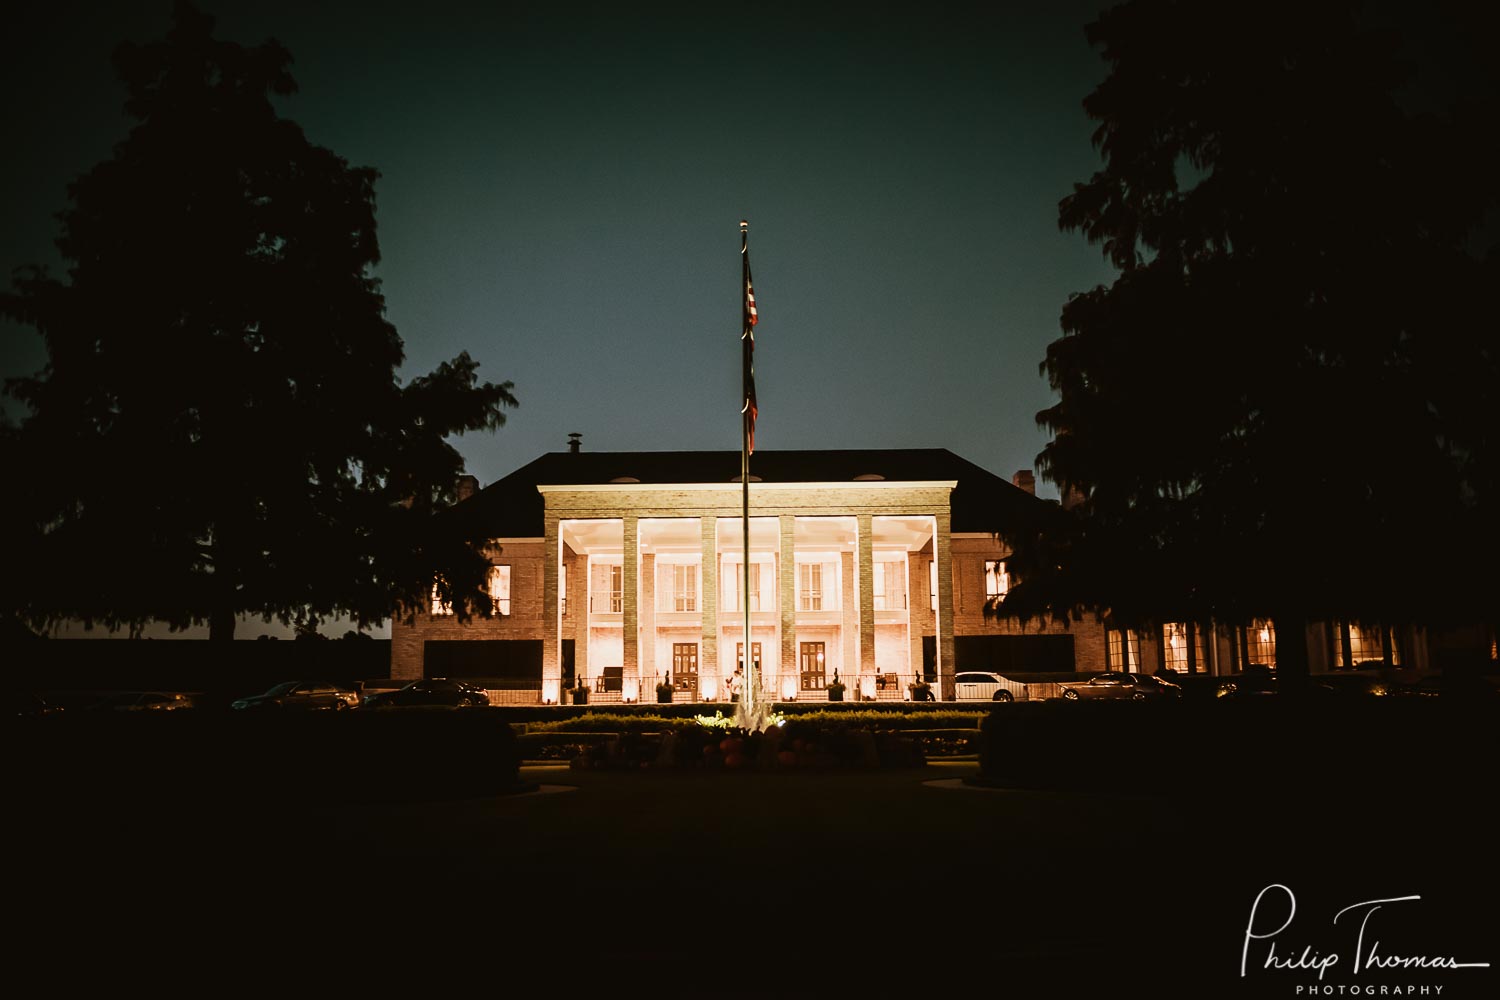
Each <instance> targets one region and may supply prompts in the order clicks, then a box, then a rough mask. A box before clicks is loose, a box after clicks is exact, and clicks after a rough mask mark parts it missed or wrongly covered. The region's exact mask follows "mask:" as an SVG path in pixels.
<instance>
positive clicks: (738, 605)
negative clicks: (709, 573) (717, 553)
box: [722, 559, 776, 611]
mask: <svg viewBox="0 0 1500 1000" xmlns="http://www.w3.org/2000/svg"><path fill="white" fill-rule="evenodd" d="M722 572H723V574H724V587H723V589H724V610H725V611H744V610H745V604H744V602H742V601H741V596H742V595H743V594H744V592H745V564H744V563H742V562H738V561H734V560H730V559H725V560H724V565H723V570H722ZM775 575H776V574H775V573H773V572H772V571H771V566H770V564H769V563H759V562H752V563H751V564H750V602H749V603H750V610H751V611H760V610H761V609H762V608H769V607H773V606H774V604H775V592H774V590H773V589H772V587H771V586H770V581H771V580H772V579H774V578H775Z"/></svg>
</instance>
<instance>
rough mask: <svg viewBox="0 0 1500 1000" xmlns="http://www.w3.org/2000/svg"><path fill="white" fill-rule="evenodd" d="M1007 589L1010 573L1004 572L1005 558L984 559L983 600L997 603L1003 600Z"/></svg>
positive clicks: (1008, 588)
mask: <svg viewBox="0 0 1500 1000" xmlns="http://www.w3.org/2000/svg"><path fill="white" fill-rule="evenodd" d="M1008 590H1010V574H1009V573H1007V572H1005V560H1004V559H986V560H985V561H984V602H985V603H986V604H999V603H1000V602H1001V601H1003V600H1005V594H1006V591H1008Z"/></svg>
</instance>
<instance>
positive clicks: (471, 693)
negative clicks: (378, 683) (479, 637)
mask: <svg viewBox="0 0 1500 1000" xmlns="http://www.w3.org/2000/svg"><path fill="white" fill-rule="evenodd" d="M489 703H490V696H489V695H487V694H485V693H484V688H482V687H480V686H478V685H477V684H470V683H469V682H468V681H460V680H451V679H449V678H447V677H431V678H428V679H426V680H420V681H412V682H411V683H410V684H408V685H406V687H403V688H398V689H397V690H395V691H377V692H375V693H373V694H368V695H366V696H365V707H366V708H397V707H402V706H407V705H446V706H448V707H450V708H477V707H481V706H484V705H488V704H489Z"/></svg>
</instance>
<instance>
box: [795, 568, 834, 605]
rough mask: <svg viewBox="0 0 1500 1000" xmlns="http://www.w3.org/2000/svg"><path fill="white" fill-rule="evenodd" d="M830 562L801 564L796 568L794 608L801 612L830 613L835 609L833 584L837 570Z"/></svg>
mask: <svg viewBox="0 0 1500 1000" xmlns="http://www.w3.org/2000/svg"><path fill="white" fill-rule="evenodd" d="M835 565H837V564H832V562H801V564H798V567H796V607H798V610H802V612H831V610H835V609H837V606H838V601H837V597H835V592H834V582H835V580H837V576H835V574H837V570H835Z"/></svg>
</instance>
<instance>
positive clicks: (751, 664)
mask: <svg viewBox="0 0 1500 1000" xmlns="http://www.w3.org/2000/svg"><path fill="white" fill-rule="evenodd" d="M740 269H741V271H742V272H743V275H742V279H741V281H740V285H741V287H740V301H741V302H742V303H744V302H746V301H747V296H748V294H749V287H750V223H749V222H746V221H745V220H743V219H742V220H740ZM741 311H742V312H743V313H744V318H743V320H742V321H741V327H742V329H741V331H740V339H741V340H744V339H745V338H747V337H751V336H753V334H752V333H751V323H750V313H749V307H748V306H743V307H742V310H741ZM747 350H749V348H748V347H747V345H744V344H741V345H740V352H741V354H744V353H745V352H746V351H747ZM742 367H743V368H744V371H743V372H742V381H743V382H744V384H743V386H742V391H741V393H740V396H741V398H742V399H743V401H744V406H743V409H742V412H741V415H740V515H741V517H740V524H741V535H742V536H743V537H742V540H743V542H744V557H745V559H744V566H743V567H742V570H743V572H744V575H745V585H744V588H743V589H742V590H741V591H740V594H741V597H740V603H741V604H743V605H744V608H743V610H744V612H745V643H744V649H745V680H744V683H743V684H742V685H741V688H742V690H741V695H740V709H741V715H742V717H743V718H744V719H746V720H749V721H751V722H752V723H753V722H754V721H755V718H756V712H755V655H754V653H753V650H754V648H755V647H754V646H753V645H752V644H751V642H750V635H751V633H750V421H751V420H752V419H753V415H752V414H751V412H750V383H749V380H750V378H751V377H752V375H751V373H750V370H749V368H748V365H746V366H742Z"/></svg>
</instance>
